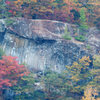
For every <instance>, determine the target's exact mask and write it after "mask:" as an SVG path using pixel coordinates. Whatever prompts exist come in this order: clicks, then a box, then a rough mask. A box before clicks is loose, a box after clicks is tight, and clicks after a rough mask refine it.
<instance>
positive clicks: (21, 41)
mask: <svg viewBox="0 0 100 100" xmlns="http://www.w3.org/2000/svg"><path fill="white" fill-rule="evenodd" d="M66 25H67V26H68V30H69V32H70V33H71V34H73V27H72V25H70V24H65V23H62V22H57V21H49V20H28V19H17V21H16V23H15V24H14V25H12V26H10V27H9V28H5V29H4V30H3V31H2V32H1V33H0V36H2V39H0V40H1V41H0V44H1V46H2V48H3V49H4V50H5V53H6V54H7V55H12V56H17V57H18V60H19V61H20V63H25V64H27V66H28V67H29V68H31V69H32V70H33V71H39V70H44V69H45V68H48V67H50V68H51V69H52V70H56V71H61V70H64V68H65V66H66V65H71V64H72V63H73V62H74V61H77V60H78V59H79V58H81V57H82V56H85V55H88V54H87V52H86V51H85V50H84V44H83V43H78V42H75V41H73V39H72V40H64V39H63V38H62V34H64V30H65V26H66ZM0 27H2V28H4V25H1V26H0ZM0 30H1V29H0Z"/></svg>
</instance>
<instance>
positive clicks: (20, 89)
mask: <svg viewBox="0 0 100 100" xmlns="http://www.w3.org/2000/svg"><path fill="white" fill-rule="evenodd" d="M34 82H35V80H34V74H33V73H30V74H29V75H27V76H23V77H21V78H20V80H18V82H17V84H16V85H15V86H13V87H11V88H10V89H11V90H12V91H13V92H14V93H15V96H14V100H19V99H21V100H27V99H29V100H33V94H34V88H35V86H34Z"/></svg>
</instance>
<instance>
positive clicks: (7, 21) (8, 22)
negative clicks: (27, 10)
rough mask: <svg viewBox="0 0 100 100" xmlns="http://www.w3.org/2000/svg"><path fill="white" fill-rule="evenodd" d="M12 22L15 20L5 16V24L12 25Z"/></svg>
mask: <svg viewBox="0 0 100 100" xmlns="http://www.w3.org/2000/svg"><path fill="white" fill-rule="evenodd" d="M14 22H15V21H14V20H13V19H10V18H7V19H6V20H5V24H6V26H10V25H12V24H13V23H14Z"/></svg>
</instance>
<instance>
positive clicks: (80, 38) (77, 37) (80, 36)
mask: <svg viewBox="0 0 100 100" xmlns="http://www.w3.org/2000/svg"><path fill="white" fill-rule="evenodd" d="M75 39H76V40H78V41H81V42H84V41H85V36H83V35H79V36H76V37H75Z"/></svg>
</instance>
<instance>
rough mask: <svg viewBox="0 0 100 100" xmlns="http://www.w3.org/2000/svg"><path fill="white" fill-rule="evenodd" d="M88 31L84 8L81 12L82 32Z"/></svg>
mask: <svg viewBox="0 0 100 100" xmlns="http://www.w3.org/2000/svg"><path fill="white" fill-rule="evenodd" d="M84 29H88V26H87V22H86V15H85V10H84V8H81V10H80V30H84Z"/></svg>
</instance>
